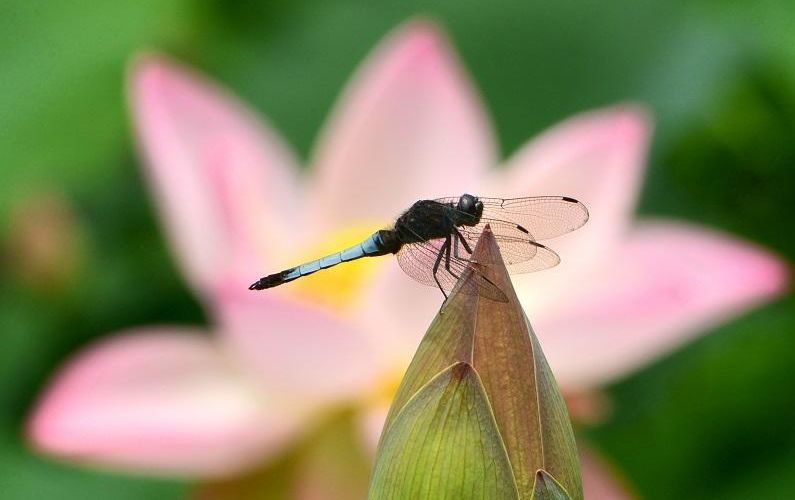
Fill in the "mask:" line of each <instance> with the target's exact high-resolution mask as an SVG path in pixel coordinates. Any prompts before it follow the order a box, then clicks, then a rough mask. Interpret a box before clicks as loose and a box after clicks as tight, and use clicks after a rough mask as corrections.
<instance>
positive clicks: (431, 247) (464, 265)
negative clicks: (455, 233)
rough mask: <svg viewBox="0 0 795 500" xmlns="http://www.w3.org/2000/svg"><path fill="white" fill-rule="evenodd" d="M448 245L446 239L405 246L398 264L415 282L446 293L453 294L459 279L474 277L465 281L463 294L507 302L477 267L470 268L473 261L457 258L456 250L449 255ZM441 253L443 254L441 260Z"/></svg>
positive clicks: (462, 289)
mask: <svg viewBox="0 0 795 500" xmlns="http://www.w3.org/2000/svg"><path fill="white" fill-rule="evenodd" d="M444 245H445V239H444V238H436V239H432V240H427V241H422V242H418V243H409V244H405V245H403V247H402V248H401V249H400V251H398V252H397V254H396V257H397V260H398V264H399V265H400V268H401V269H403V272H405V273H406V274H408V275H409V276H410V277H412V278H413V279H414V280H416V281H418V282H420V283H422V284H424V285H429V286H433V287H437V286H438V287H441V288H442V290H444V292H445V293H446V294H450V292H452V290H453V288H455V286H456V284H457V283H458V281H459V277H461V276H464V275H467V276H470V275H471V277H468V278H465V279H464V280H463V281H462V285H461V288H460V291H461V292H463V293H467V294H473V295H481V296H484V297H486V298H489V299H492V300H496V301H500V302H504V301H506V300H507V298H506V296H505V294H504V293H503V292H502V290H500V289H499V287H497V286H496V285H495V284H494V283H492V282H491V281H490V280H489V279H488V278H486V277H485V276H483V275H482V274H481V273H480V272H479V271H478V270H477V269H476V266H477V264H472V265H470V262H469V260H468V259H466V258H463V255H461V256H460V257H455V256H454V255H453V253H452V251H450V252H449V254H448V252H447V249H446V248H444ZM443 252H444V253H443ZM442 253H443V254H442ZM440 254H442V257H441V259H440V258H439V255H440ZM437 262H438V263H439V265H438V268H437V270H436V273H435V275H434V271H433V269H434V267H436V263H437ZM437 280H438V282H437Z"/></svg>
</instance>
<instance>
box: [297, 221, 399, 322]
mask: <svg viewBox="0 0 795 500" xmlns="http://www.w3.org/2000/svg"><path fill="white" fill-rule="evenodd" d="M381 227H383V225H380V224H357V225H355V226H349V227H347V228H343V229H341V230H337V231H334V232H333V233H332V234H327V235H325V237H323V238H321V239H320V240H318V241H316V242H315V244H314V245H311V246H309V247H308V248H307V251H306V253H305V254H303V253H302V254H300V255H299V256H298V259H296V262H302V263H303V262H309V261H312V260H314V259H317V258H320V257H324V256H326V255H330V254H334V253H336V252H339V251H341V250H343V249H345V248H348V247H350V246H352V245H355V244H357V243H359V242H361V241H362V240H364V239H365V238H367V237H368V236H370V235H371V234H372V233H373V232H375V231H376V230H378V229H379V228H381ZM384 259H388V257H386V256H384V257H381V258H373V259H368V258H363V259H358V260H354V261H351V262H343V263H341V264H339V265H338V266H335V267H331V268H328V269H323V270H321V271H318V272H317V273H315V274H313V275H311V276H307V277H304V278H301V279H300V280H296V281H295V282H294V283H292V284H291V285H290V286H291V287H292V288H293V291H294V292H295V293H297V294H298V295H300V296H302V297H304V298H306V300H309V301H312V302H313V303H316V304H317V303H321V304H324V305H326V306H329V307H332V308H335V309H339V308H345V307H348V306H350V305H351V304H352V303H353V302H354V300H355V299H356V297H357V296H358V294H359V293H360V291H361V289H362V286H363V285H364V284H365V283H367V281H368V280H369V279H371V278H372V276H373V275H374V274H375V272H376V271H377V270H378V267H379V266H381V265H383V264H384V262H383V261H384Z"/></svg>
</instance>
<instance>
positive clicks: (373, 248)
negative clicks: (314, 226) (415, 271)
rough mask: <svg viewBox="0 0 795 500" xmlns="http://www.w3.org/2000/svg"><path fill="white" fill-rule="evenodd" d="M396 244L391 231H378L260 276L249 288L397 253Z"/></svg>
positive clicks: (291, 279)
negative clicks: (362, 239)
mask: <svg viewBox="0 0 795 500" xmlns="http://www.w3.org/2000/svg"><path fill="white" fill-rule="evenodd" d="M396 245H398V242H397V240H396V239H395V238H394V237H393V234H392V232H391V231H385V230H381V231H376V232H375V233H373V234H371V235H370V237H369V238H367V239H365V240H364V241H362V242H361V243H358V244H356V245H353V246H351V247H348V248H346V249H345V250H342V251H341V252H337V253H333V254H331V255H327V256H325V257H322V258H320V259H316V260H313V261H310V262H307V263H305V264H301V265H300V266H296V267H291V268H290V269H285V270H284V271H281V272H278V273H275V274H270V275H268V276H265V277H263V278H260V279H259V280H258V281H257V282H256V283H254V284H252V285H251V286H250V287H248V289H249V290H264V289H266V288H273V287H275V286H279V285H282V284H284V283H289V282H290V281H293V280H296V279H298V278H300V277H302V276H307V275H310V274H312V273H316V272H317V271H320V270H321V269H328V268H329V267H333V266H336V265H337V264H341V263H343V262H350V261H352V260H356V259H361V258H362V257H375V256H378V255H386V254H388V253H395V252H396V251H397V250H399V246H398V247H397V249H393V247H395V246H396Z"/></svg>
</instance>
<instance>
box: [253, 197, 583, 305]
mask: <svg viewBox="0 0 795 500" xmlns="http://www.w3.org/2000/svg"><path fill="white" fill-rule="evenodd" d="M587 221H588V209H587V208H586V207H585V205H583V204H582V203H581V202H579V201H577V200H576V199H574V198H571V197H568V196H531V197H525V198H486V197H478V196H474V195H471V194H463V195H461V196H458V197H451V198H439V199H435V200H420V201H417V202H415V203H414V204H413V205H412V206H411V207H410V208H409V209H408V210H406V211H405V212H403V213H402V214H401V215H400V216H399V217H398V218H397V220H396V221H395V223H394V225H393V226H392V227H391V228H388V229H381V230H378V231H376V232H374V233H373V234H372V235H370V236H369V237H368V238H366V239H364V240H363V241H361V242H360V243H358V244H356V245H353V246H351V247H349V248H346V249H344V250H342V251H340V252H337V253H334V254H331V255H327V256H325V257H322V258H320V259H316V260H313V261H311V262H307V263H305V264H301V265H298V266H295V267H291V268H289V269H285V270H284V271H280V272H278V273H274V274H270V275H268V276H264V277H262V278H260V279H259V280H257V281H256V282H255V283H253V284H252V285H251V286H250V287H249V290H264V289H267V288H273V287H276V286H279V285H283V284H285V283H289V282H290V281H294V280H296V279H298V278H301V277H304V276H308V275H310V274H313V273H315V272H317V271H320V270H322V269H328V268H330V267H333V266H336V265H338V264H341V263H343V262H350V261H352V260H357V259H361V258H364V257H377V256H381V255H388V254H394V255H395V256H396V257H397V261H398V264H399V265H400V267H401V268H402V269H403V271H404V272H405V273H406V274H408V275H409V276H410V277H412V278H413V279H414V280H416V281H418V282H420V283H422V284H425V285H430V286H435V287H438V288H439V290H441V292H442V295H444V297H445V300H446V299H447V297H448V294H449V293H450V292H451V291H452V290H453V288H454V287H455V285H456V283H457V282H459V279H460V277H461V276H462V274H463V273H464V272H467V271H468V272H469V273H470V276H472V277H473V278H474V279H467V280H463V283H462V285H459V287H460V289H463V291H464V292H466V293H474V294H479V295H482V296H485V297H488V298H491V299H493V300H499V301H505V300H507V299H506V298H505V297H506V296H505V294H504V293H503V292H502V291H501V290H500V289H499V287H497V285H495V284H494V283H493V282H492V281H491V280H489V279H488V278H487V277H486V276H484V275H483V274H482V273H481V272H480V271H478V265H477V262H475V261H474V259H472V258H471V256H472V249H473V248H474V247H475V244H476V243H477V241H478V239H479V238H480V236H481V235H482V234H483V231H484V230H486V227H490V228H491V231H492V233H493V235H494V239H495V240H496V242H497V245H498V246H499V249H500V254H501V255H502V257H503V260H504V261H505V264H506V266H507V268H508V271H509V272H510V273H511V274H520V273H529V272H534V271H540V270H543V269H548V268H550V267H554V266H556V265H557V264H558V263H560V257H559V256H558V254H557V253H555V252H554V251H553V250H552V249H550V248H549V247H547V246H545V245H543V244H541V243H539V240H547V239H551V238H555V237H557V236H561V235H563V234H566V233H569V232H571V231H574V230H575V229H578V228H580V227H582V226H583V225H584V224H585V223H586V222H587Z"/></svg>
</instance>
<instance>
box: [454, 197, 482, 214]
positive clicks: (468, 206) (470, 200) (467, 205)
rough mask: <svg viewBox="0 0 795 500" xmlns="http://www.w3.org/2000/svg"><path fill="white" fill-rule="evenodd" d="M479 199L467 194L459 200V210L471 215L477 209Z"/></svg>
mask: <svg viewBox="0 0 795 500" xmlns="http://www.w3.org/2000/svg"><path fill="white" fill-rule="evenodd" d="M476 202H477V198H475V197H474V196H472V195H471V194H465V195H463V196H462V197H461V198H459V199H458V207H456V208H457V209H458V210H460V211H462V212H464V213H468V214H471V213H472V212H473V211H474V210H475V208H476V205H475V204H476Z"/></svg>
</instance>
